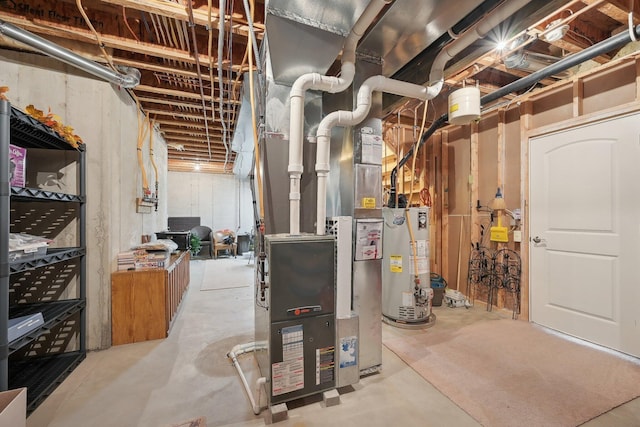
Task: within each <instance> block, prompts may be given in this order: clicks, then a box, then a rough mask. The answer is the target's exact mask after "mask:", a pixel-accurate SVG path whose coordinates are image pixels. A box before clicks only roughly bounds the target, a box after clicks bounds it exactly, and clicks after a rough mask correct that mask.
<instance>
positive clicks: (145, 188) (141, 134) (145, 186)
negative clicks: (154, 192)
mask: <svg viewBox="0 0 640 427" xmlns="http://www.w3.org/2000/svg"><path fill="white" fill-rule="evenodd" d="M136 106H137V110H136V111H137V113H138V141H137V147H136V148H137V150H136V151H137V153H138V165H139V166H140V172H141V174H142V193H143V197H147V196H149V195H150V194H151V191H150V190H149V181H148V180H147V171H146V169H145V167H144V160H143V158H142V147H143V146H144V140H145V138H146V136H147V131H148V128H147V126H145V121H146V120H147V117H146V116H145V115H144V113H143V112H142V109H141V108H140V101H138V100H137V99H136Z"/></svg>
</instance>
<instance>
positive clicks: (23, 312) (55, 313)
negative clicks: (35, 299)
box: [9, 299, 85, 354]
mask: <svg viewBox="0 0 640 427" xmlns="http://www.w3.org/2000/svg"><path fill="white" fill-rule="evenodd" d="M84 306H85V302H84V301H83V300H77V299H72V300H63V301H54V302H44V303H36V304H18V305H14V306H11V308H10V309H9V318H11V319H14V318H16V317H21V316H27V315H30V314H35V313H42V317H43V318H44V323H43V324H42V325H41V326H40V327H38V328H36V329H34V330H33V331H31V332H29V333H28V334H26V335H25V336H22V337H20V338H18V339H15V340H13V341H11V342H10V343H9V354H11V353H13V352H14V351H17V350H18V349H20V348H22V347H24V346H25V345H27V344H29V343H30V342H32V341H34V340H35V339H37V338H38V337H39V336H40V335H42V334H44V333H46V332H47V331H48V330H49V329H51V328H52V327H53V326H55V325H56V324H57V323H60V322H62V321H63V320H65V319H68V318H69V317H71V316H72V315H73V314H75V313H77V312H79V311H80V310H82V308H83V307H84Z"/></svg>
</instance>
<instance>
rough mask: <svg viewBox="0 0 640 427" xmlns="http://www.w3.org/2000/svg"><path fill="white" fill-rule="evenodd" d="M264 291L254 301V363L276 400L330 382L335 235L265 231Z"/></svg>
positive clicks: (332, 384) (329, 385) (332, 369)
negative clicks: (258, 348) (257, 345)
mask: <svg viewBox="0 0 640 427" xmlns="http://www.w3.org/2000/svg"><path fill="white" fill-rule="evenodd" d="M265 252H266V255H267V260H266V266H265V269H266V271H267V275H266V277H267V279H266V280H267V292H266V299H265V301H264V303H263V304H256V341H260V340H262V341H266V342H267V343H268V349H267V351H266V354H264V352H263V353H262V354H260V355H258V365H259V366H260V371H261V374H262V375H263V376H265V377H266V378H268V380H269V381H268V382H267V385H266V387H267V389H268V391H269V393H268V394H269V403H270V404H276V403H282V402H286V401H289V400H293V399H297V398H299V397H303V396H307V395H310V394H314V393H317V392H321V391H325V390H329V389H332V388H334V387H335V381H336V379H335V375H336V370H335V369H336V368H335V340H336V339H335V238H334V237H333V236H315V235H302V236H287V235H268V236H265Z"/></svg>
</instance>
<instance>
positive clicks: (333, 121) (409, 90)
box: [316, 76, 437, 235]
mask: <svg viewBox="0 0 640 427" xmlns="http://www.w3.org/2000/svg"><path fill="white" fill-rule="evenodd" d="M374 91H381V92H386V93H391V94H394V95H400V96H405V97H408V98H416V99H420V100H423V101H426V100H428V99H432V98H433V97H434V96H436V95H437V92H436V91H437V88H433V87H431V86H429V87H425V86H420V85H416V84H413V83H407V82H402V81H399V80H393V79H390V78H388V77H384V76H373V77H369V78H368V79H367V80H365V81H364V83H362V86H360V89H359V90H358V95H357V98H356V109H355V110H353V111H334V112H333V113H330V114H328V115H327V116H326V117H325V118H324V119H322V121H321V122H320V125H318V131H317V147H316V148H317V154H316V173H317V175H318V196H317V197H318V199H317V211H316V212H317V215H316V234H318V235H324V234H325V218H326V216H327V201H326V198H327V176H328V175H329V158H330V146H331V130H332V129H333V128H334V127H335V126H354V125H356V124H358V123H360V122H362V121H363V120H364V119H365V118H366V117H367V115H368V114H369V110H370V109H371V95H372V93H373V92H374Z"/></svg>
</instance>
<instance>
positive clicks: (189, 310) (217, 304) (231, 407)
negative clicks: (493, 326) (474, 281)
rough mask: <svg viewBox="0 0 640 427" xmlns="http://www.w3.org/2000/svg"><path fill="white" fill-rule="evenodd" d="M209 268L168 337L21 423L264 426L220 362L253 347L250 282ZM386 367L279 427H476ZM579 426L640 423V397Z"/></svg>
mask: <svg viewBox="0 0 640 427" xmlns="http://www.w3.org/2000/svg"><path fill="white" fill-rule="evenodd" d="M212 262H219V261H214V260H209V261H192V262H191V284H190V287H189V290H188V292H187V294H186V296H185V299H184V300H183V303H182V306H181V308H180V313H179V315H178V317H177V319H176V322H175V324H174V325H173V328H172V330H171V333H170V335H169V337H168V338H167V339H164V340H156V341H148V342H143V343H136V344H129V345H122V346H116V347H112V348H110V349H108V350H104V351H97V352H90V353H89V354H88V356H87V359H86V360H85V361H84V362H83V363H82V364H81V365H80V366H79V367H78V368H77V369H76V370H75V371H74V372H73V373H72V374H71V375H70V376H69V377H68V378H67V379H66V380H65V381H64V382H63V383H62V384H61V385H60V386H59V387H58V388H57V389H56V390H55V392H54V393H53V394H52V395H51V396H49V398H47V400H46V401H45V402H44V403H43V404H42V405H40V407H39V408H38V409H37V410H36V411H35V412H34V413H33V414H31V416H30V417H29V418H28V420H27V426H28V427H86V426H92V427H111V426H113V427H129V426H131V427H134V426H135V427H163V426H171V425H172V424H178V423H181V422H183V421H186V420H188V419H191V418H196V417H202V416H204V417H206V419H207V426H208V427H212V426H263V425H265V415H266V411H263V412H262V413H261V414H260V415H257V416H256V415H254V414H253V412H252V410H251V408H250V405H249V401H248V399H247V397H246V394H245V392H244V389H243V387H242V385H241V381H240V379H239V377H238V375H237V373H236V371H235V369H234V368H233V367H232V365H231V364H230V363H229V360H228V359H227V358H226V353H227V352H228V351H229V350H231V348H232V347H233V346H234V345H236V344H240V343H246V342H250V341H252V340H253V285H251V286H244V287H235V288H231V289H221V290H208V291H201V290H200V285H201V283H202V281H203V276H204V273H205V266H206V263H212ZM224 262H233V263H238V265H240V264H242V265H243V266H246V272H244V271H242V270H241V271H242V273H241V274H242V275H243V277H244V275H246V283H247V284H248V283H250V282H251V281H252V277H253V267H252V265H247V261H246V259H242V258H238V259H237V260H232V259H229V260H225V261H224ZM227 279H228V278H227V277H225V280H227ZM242 280H245V279H244V278H243V279H242ZM242 280H241V281H242ZM234 283H238V280H237V278H236V279H235V281H234ZM434 312H435V313H436V315H437V316H438V321H437V322H436V324H435V325H434V327H439V326H441V327H445V325H447V324H448V325H452V324H455V323H456V322H469V321H472V320H473V319H474V318H482V317H483V316H499V315H505V314H504V313H502V314H501V313H499V312H498V313H497V312H496V311H494V312H492V313H488V312H486V311H485V310H484V309H483V308H480V307H476V308H471V309H470V310H462V309H450V308H447V307H435V308H434ZM506 315H509V313H506ZM439 322H441V323H439ZM396 333H399V330H397V329H395V328H393V327H391V326H388V325H383V334H396ZM427 333H428V332H427ZM240 360H241V365H242V366H243V369H244V371H245V373H246V375H247V377H248V380H249V381H250V383H252V381H253V380H254V379H255V378H256V377H257V368H256V365H255V362H254V361H253V357H252V356H251V355H243V356H241V358H240ZM382 363H383V369H382V371H381V372H380V373H377V374H373V375H370V376H367V377H364V378H362V379H361V380H360V382H359V383H358V384H357V385H356V386H354V387H353V388H352V389H351V390H341V403H340V404H339V405H337V406H332V407H325V406H324V404H323V403H322V402H321V401H318V400H317V399H315V400H314V399H307V400H306V401H305V402H296V403H298V404H299V406H298V405H296V406H297V407H295V408H291V406H293V405H290V410H289V419H288V420H287V421H284V422H280V423H277V424H276V425H279V426H283V427H285V426H286V427H288V426H296V427H302V426H305V427H307V426H309V427H311V426H327V425H349V426H367V427H376V426H385V427H386V426H390V425H412V426H456V427H458V426H460V427H464V426H478V425H479V424H478V423H477V422H476V421H475V420H473V419H472V418H471V417H470V416H469V415H468V414H466V413H465V412H464V411H463V410H462V409H460V408H459V407H458V406H456V405H455V404H454V403H453V402H452V401H450V400H449V399H448V398H447V397H445V396H444V395H442V394H441V393H440V392H438V391H437V390H436V389H435V388H434V387H432V386H431V384H429V383H428V382H427V381H425V380H424V379H423V378H422V377H420V376H419V375H418V374H417V373H416V372H414V371H413V370H412V369H411V368H410V367H408V366H407V365H406V364H405V363H404V362H402V360H400V359H399V358H398V357H397V356H396V355H395V354H393V353H392V352H390V351H389V350H387V349H386V348H385V347H383V349H382ZM262 400H263V401H264V397H263V399H262ZM584 425H585V426H589V427H604V426H640V399H636V400H634V401H631V402H629V403H627V404H625V405H622V406H620V407H618V408H616V409H614V410H612V411H610V412H609V413H606V414H603V415H602V416H600V417H598V418H597V419H595V420H592V421H590V422H588V423H586V424H584Z"/></svg>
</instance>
